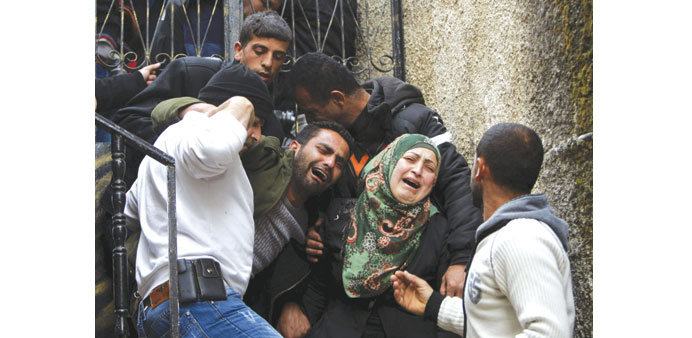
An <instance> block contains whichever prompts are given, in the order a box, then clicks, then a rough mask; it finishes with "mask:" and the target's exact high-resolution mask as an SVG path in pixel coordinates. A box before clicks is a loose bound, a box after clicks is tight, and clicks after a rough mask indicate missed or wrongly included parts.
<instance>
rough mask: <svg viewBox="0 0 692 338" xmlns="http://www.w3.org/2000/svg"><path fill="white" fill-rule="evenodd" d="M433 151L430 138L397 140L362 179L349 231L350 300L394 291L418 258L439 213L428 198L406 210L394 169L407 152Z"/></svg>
mask: <svg viewBox="0 0 692 338" xmlns="http://www.w3.org/2000/svg"><path fill="white" fill-rule="evenodd" d="M413 148H427V149H430V150H432V151H433V152H434V153H435V155H436V156H437V162H438V165H437V169H436V171H435V177H437V174H438V172H439V168H440V160H441V156H440V151H439V150H438V149H437V147H436V146H435V144H434V143H433V142H432V141H431V140H430V139H429V138H427V137H426V136H423V135H418V134H404V135H401V136H399V137H398V138H396V139H395V140H394V141H392V143H390V144H389V145H388V146H387V147H386V148H385V149H384V150H382V151H381V152H380V153H379V154H377V155H376V156H375V157H374V158H373V159H372V160H371V161H370V162H368V164H367V165H366V166H365V168H364V169H363V171H362V172H361V175H360V182H361V187H364V189H363V192H362V193H361V194H360V196H359V197H358V201H357V202H356V206H355V208H354V210H353V213H352V216H351V225H350V226H349V227H348V228H347V229H346V231H345V234H344V235H345V240H344V248H343V251H342V253H343V255H344V265H343V273H342V279H343V282H344V290H345V291H346V294H347V295H348V296H349V297H352V298H356V297H373V296H377V295H379V294H381V293H382V292H384V290H386V289H387V288H388V287H389V286H390V285H391V281H390V280H389V277H390V276H391V275H392V274H394V271H396V270H399V269H403V268H404V267H405V266H406V265H407V263H408V262H409V260H410V259H411V258H413V256H414V254H415V253H416V250H417V249H418V244H419V240H420V235H421V233H422V230H423V226H424V225H425V224H426V223H428V220H429V219H430V216H432V215H434V214H435V213H437V209H436V208H435V207H434V206H433V205H432V203H431V202H430V198H429V197H426V198H424V199H423V200H421V201H420V202H418V203H415V204H404V203H401V202H399V201H398V200H397V199H396V198H394V196H393V195H392V190H391V188H390V179H391V177H392V172H393V171H394V167H396V164H397V162H398V161H399V159H401V157H402V156H403V155H404V153H405V152H406V151H408V150H409V149H413Z"/></svg>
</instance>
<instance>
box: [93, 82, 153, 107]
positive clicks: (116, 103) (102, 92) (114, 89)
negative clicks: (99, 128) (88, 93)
mask: <svg viewBox="0 0 692 338" xmlns="http://www.w3.org/2000/svg"><path fill="white" fill-rule="evenodd" d="M145 87H146V82H144V77H142V74H141V73H140V72H138V71H134V72H132V73H127V74H122V75H116V76H109V77H105V78H102V79H96V84H95V86H94V94H95V96H96V102H97V105H96V112H97V113H99V114H101V115H104V116H106V117H109V116H110V115H111V113H110V112H111V111H113V110H114V109H118V108H120V107H122V106H124V105H125V103H127V101H129V100H130V99H131V98H132V97H133V96H135V95H136V94H137V93H139V92H140V91H141V90H142V89H144V88H145Z"/></svg>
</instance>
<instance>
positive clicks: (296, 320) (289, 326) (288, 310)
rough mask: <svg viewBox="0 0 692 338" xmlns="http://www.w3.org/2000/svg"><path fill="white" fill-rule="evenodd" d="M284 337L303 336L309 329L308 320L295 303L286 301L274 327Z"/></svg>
mask: <svg viewBox="0 0 692 338" xmlns="http://www.w3.org/2000/svg"><path fill="white" fill-rule="evenodd" d="M276 329H277V331H279V333H280V334H281V335H282V336H284V337H286V338H294V337H296V338H297V337H305V334H307V333H308V330H310V321H309V320H308V317H307V316H305V314H304V313H303V311H302V310H301V309H300V307H299V306H298V304H296V303H286V304H285V305H284V308H283V310H282V311H281V316H280V317H279V323H278V324H277V327H276Z"/></svg>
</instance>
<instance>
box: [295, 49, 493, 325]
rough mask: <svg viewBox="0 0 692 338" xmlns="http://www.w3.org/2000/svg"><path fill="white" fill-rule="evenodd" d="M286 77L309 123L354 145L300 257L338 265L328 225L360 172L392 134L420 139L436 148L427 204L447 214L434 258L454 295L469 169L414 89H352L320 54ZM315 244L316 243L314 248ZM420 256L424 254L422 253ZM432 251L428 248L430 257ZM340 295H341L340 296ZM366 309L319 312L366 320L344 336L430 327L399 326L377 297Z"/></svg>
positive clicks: (467, 249)
mask: <svg viewBox="0 0 692 338" xmlns="http://www.w3.org/2000/svg"><path fill="white" fill-rule="evenodd" d="M289 75H290V78H291V84H292V85H293V87H294V92H295V96H296V102H297V103H298V106H299V107H300V109H301V111H303V112H305V113H306V116H307V117H308V119H309V120H328V121H334V122H337V123H339V124H341V125H343V126H344V127H346V128H347V129H348V130H349V132H350V133H351V135H353V138H354V139H355V140H356V145H355V146H354V147H353V148H352V150H351V158H350V161H349V166H348V169H347V170H345V171H344V175H342V177H341V179H340V180H339V181H338V182H337V183H336V184H335V185H334V187H333V188H332V189H330V191H329V195H328V196H325V197H324V198H321V200H320V202H323V205H321V206H320V209H321V210H326V215H327V216H326V217H325V219H326V222H325V226H322V227H320V229H321V231H322V230H323V232H322V233H321V234H317V233H315V232H309V234H308V239H309V240H308V245H309V248H308V249H307V252H308V253H309V254H311V255H322V253H323V251H324V252H327V253H335V254H330V255H327V257H326V258H325V259H326V260H329V262H327V263H325V264H326V265H328V266H329V265H333V266H338V263H337V262H336V261H337V260H338V259H339V255H338V252H340V247H338V243H339V241H338V240H332V239H333V238H337V239H340V234H341V233H342V229H339V228H338V227H339V225H336V224H337V223H338V221H334V220H335V218H337V217H336V216H337V215H339V213H340V210H342V209H344V208H345V206H346V205H347V203H348V202H349V200H350V199H354V198H356V197H357V196H358V195H357V191H358V190H357V177H358V176H359V174H360V170H361V169H362V168H363V167H364V165H365V164H366V163H367V162H368V160H369V159H370V158H372V157H373V156H374V155H375V154H377V153H378V152H379V151H380V150H381V149H382V148H383V147H385V146H387V145H388V144H389V143H390V142H391V141H392V140H394V139H395V138H396V137H397V136H400V135H402V134H404V133H417V134H423V135H426V136H428V137H430V138H431V139H432V140H433V142H435V144H436V146H437V147H438V149H439V150H440V152H441V154H442V159H441V165H440V173H439V176H438V181H437V184H436V185H435V188H434V189H433V192H432V194H431V199H432V201H433V203H434V204H435V205H436V206H437V207H438V208H439V209H440V210H441V211H442V213H444V214H445V215H446V218H447V221H448V223H449V229H450V231H449V234H448V236H447V234H446V233H445V234H444V235H445V236H443V238H447V242H446V243H447V245H446V249H447V250H445V254H444V255H443V256H442V257H441V258H440V265H444V266H445V267H444V269H445V271H446V272H444V274H443V275H442V278H441V285H440V290H441V291H442V293H444V294H447V295H458V296H461V295H462V287H463V281H464V277H465V272H464V269H465V265H466V264H467V263H468V260H469V259H470V257H471V253H472V250H473V242H474V238H473V234H474V232H475V230H476V228H477V227H478V225H479V224H480V223H481V213H480V210H479V209H477V208H476V207H474V206H473V204H472V197H471V189H470V187H469V182H468V177H469V176H470V170H469V168H468V164H467V163H466V160H465V159H464V158H463V156H461V154H459V153H458V152H457V151H456V148H455V146H454V145H453V144H452V143H451V141H452V136H451V134H450V133H449V132H448V131H447V129H446V128H445V126H444V125H443V124H442V120H441V118H440V116H439V115H438V114H437V113H436V112H435V111H433V110H432V109H430V108H428V107H426V106H425V105H424V100H423V96H422V93H421V91H420V90H419V89H418V88H416V87H414V86H412V85H410V84H408V83H405V82H403V81H401V80H399V79H396V78H392V77H382V78H375V79H373V80H370V81H367V82H365V83H363V84H362V85H359V84H358V83H357V82H356V80H355V78H354V76H353V75H352V74H351V73H350V71H349V70H348V69H347V68H346V67H345V66H344V65H342V64H341V63H339V62H337V61H335V60H334V59H332V58H331V57H328V56H326V55H324V54H321V53H308V54H305V55H304V56H303V57H302V58H301V59H300V60H298V61H297V62H296V63H295V64H294V65H293V67H292V69H291V72H290V74H289ZM325 204H326V206H325ZM340 204H343V205H340ZM341 217H343V215H342V216H341ZM332 223H334V225H333V224H332ZM324 236H327V237H326V238H325V237H324ZM312 239H315V240H316V241H314V242H313V241H312ZM320 241H321V242H322V243H318V242H320ZM323 243H324V244H323ZM421 250H428V249H427V248H422V247H421ZM433 251H434V249H431V251H430V252H433ZM323 257H325V256H323ZM447 266H448V267H447ZM328 269H329V268H328V267H327V268H326V269H325V270H328ZM333 279H334V280H335V281H338V280H340V277H338V276H334V277H333ZM331 284H332V285H329V286H327V287H330V288H331V289H330V292H339V290H336V289H338V283H336V284H335V283H331ZM340 292H341V293H343V290H341V291H340ZM313 298H318V297H313ZM354 304H355V303H354ZM373 304H374V305H373V307H371V308H367V307H366V308H364V309H361V308H359V307H357V306H348V305H343V306H342V308H338V307H337V306H332V307H329V308H327V312H325V313H326V314H329V311H331V312H333V313H335V314H337V315H336V317H339V316H338V313H339V312H340V311H341V312H342V313H349V315H348V317H359V318H360V317H363V316H364V317H365V318H367V321H366V320H360V321H358V323H355V324H354V325H353V327H352V328H351V329H352V330H353V331H352V332H351V331H349V332H341V333H340V334H342V335H343V336H354V335H359V336H360V335H362V334H363V332H365V330H368V329H369V328H372V329H374V330H379V331H380V332H382V330H383V327H384V330H385V331H387V330H389V332H384V333H385V334H386V335H387V336H393V335H395V334H394V333H393V332H394V330H400V331H401V332H403V331H408V332H409V333H411V334H415V333H414V332H424V331H426V330H428V329H429V328H424V327H423V326H425V325H424V323H420V326H417V325H418V324H419V323H415V322H414V321H406V320H403V321H401V320H399V321H401V322H403V323H398V322H397V319H401V317H396V316H388V315H387V313H386V312H387V311H390V310H391V311H393V312H395V311H398V310H397V309H396V308H398V306H397V305H396V304H395V303H394V302H393V301H391V302H389V303H388V302H387V301H385V300H380V298H377V299H376V301H375V302H374V303H373ZM319 312H321V311H311V310H310V309H307V315H308V316H309V317H310V318H309V320H310V322H311V323H313V324H314V322H315V321H316V320H319V318H320V315H319ZM313 313H314V314H313ZM378 316H379V317H378ZM337 322H338V320H337V319H328V320H325V321H324V323H325V325H332V326H334V327H336V323H337ZM328 323H332V324H328ZM378 323H379V324H378ZM380 324H381V325H380ZM325 325H322V327H325ZM327 329H329V328H327ZM341 331H343V330H341ZM426 332H427V331H426ZM313 334H314V335H315V336H319V335H320V333H313ZM421 334H423V333H421Z"/></svg>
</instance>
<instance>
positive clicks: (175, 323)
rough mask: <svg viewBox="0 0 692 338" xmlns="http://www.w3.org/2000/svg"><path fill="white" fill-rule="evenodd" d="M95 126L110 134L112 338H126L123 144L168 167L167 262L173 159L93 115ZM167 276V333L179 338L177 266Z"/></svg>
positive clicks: (173, 251)
mask: <svg viewBox="0 0 692 338" xmlns="http://www.w3.org/2000/svg"><path fill="white" fill-rule="evenodd" d="M96 125H97V126H98V127H99V128H101V129H103V130H106V131H107V132H109V133H110V134H111V157H112V158H113V161H112V164H111V167H112V169H113V178H112V180H111V188H112V202H113V216H112V220H113V230H112V232H113V241H114V242H115V243H114V249H113V299H114V303H115V313H116V323H115V336H116V337H127V336H128V324H127V319H128V318H129V317H130V310H129V309H130V293H129V290H128V274H127V273H128V263H127V249H126V248H125V239H126V234H127V230H126V227H125V212H124V211H125V193H126V191H125V189H126V184H125V165H126V163H125V142H127V144H129V145H130V146H131V147H133V148H135V149H137V150H138V151H140V152H142V153H143V154H145V155H147V156H149V157H151V158H153V159H154V160H156V161H158V162H159V163H161V164H163V165H165V166H167V167H168V177H167V186H168V261H169V262H177V261H178V244H177V243H178V240H177V221H176V216H175V209H176V206H175V200H176V199H175V159H174V158H173V157H171V156H170V155H168V154H166V153H164V152H163V151H161V150H159V149H158V148H155V147H154V146H152V145H151V144H149V142H147V141H145V140H142V139H141V138H139V137H137V135H134V134H132V133H130V132H129V131H127V130H125V129H123V128H121V127H120V126H118V125H116V124H115V123H113V122H111V121H109V120H108V119H106V118H105V117H103V116H101V115H100V114H98V113H96ZM168 266H169V273H170V276H172V277H171V278H170V287H169V297H170V313H171V332H172V333H173V334H172V336H173V337H178V336H179V327H180V325H179V318H178V313H179V304H178V264H168Z"/></svg>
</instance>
